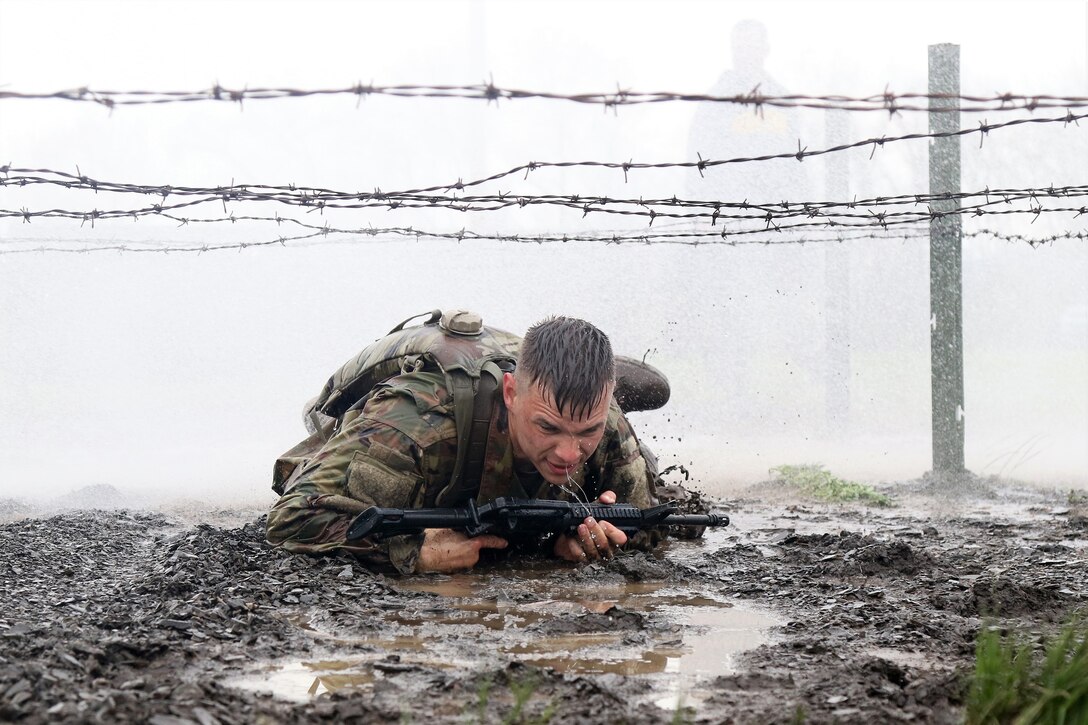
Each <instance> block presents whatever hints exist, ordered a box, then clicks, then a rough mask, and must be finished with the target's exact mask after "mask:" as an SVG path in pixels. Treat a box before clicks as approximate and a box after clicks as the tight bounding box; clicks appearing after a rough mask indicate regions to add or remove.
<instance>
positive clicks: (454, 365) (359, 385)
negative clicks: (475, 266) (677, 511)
mask: <svg viewBox="0 0 1088 725" xmlns="http://www.w3.org/2000/svg"><path fill="white" fill-rule="evenodd" d="M423 315H427V316H428V317H427V319H426V320H425V321H424V322H423V324H422V325H415V326H411V327H406V325H407V324H408V323H409V322H411V321H412V320H415V319H417V318H419V317H422V316H423ZM520 349H521V337H520V336H518V335H515V334H513V333H511V332H507V331H505V330H500V329H498V328H495V327H489V326H486V325H484V324H483V320H482V318H481V317H480V316H479V315H477V314H475V313H472V312H468V311H466V310H451V311H448V312H445V313H443V312H442V311H441V310H432V311H431V312H429V313H422V314H420V315H414V316H413V317H409V318H408V319H407V320H404V321H403V322H401V323H400V324H399V325H397V326H396V327H394V328H393V329H392V330H390V332H389V334H387V335H386V336H385V337H382V338H380V339H379V340H376V341H375V342H373V343H371V344H370V345H368V346H367V347H366V348H364V349H363V350H362V351H361V352H360V353H359V354H358V355H356V356H355V357H353V358H352V359H351V360H349V361H348V362H346V363H344V364H343V365H342V366H341V367H340V368H339V369H338V370H337V371H336V372H334V373H333V374H332V376H331V377H330V378H329V380H328V382H326V383H325V386H324V387H323V388H322V390H321V393H320V394H319V395H318V396H317V397H315V398H314V399H312V400H311V401H309V402H308V403H307V404H306V408H305V410H304V411H303V421H304V423H305V424H306V428H307V430H308V431H309V432H310V436H309V437H308V438H306V439H305V440H303V441H301V442H300V443H299V444H298V445H296V446H294V447H293V448H291V450H289V451H287V452H286V453H284V454H283V455H282V456H280V458H279V459H278V460H277V461H276V464H275V467H274V469H273V475H272V489H273V490H274V491H275V492H276V493H278V494H280V495H283V493H284V492H285V491H286V490H287V489H288V488H289V486H290V484H291V482H292V481H293V480H294V478H295V477H296V476H297V475H298V474H300V473H301V472H302V470H303V469H304V468H305V464H306V463H307V462H308V461H309V460H310V459H311V458H312V457H313V456H314V454H316V453H317V452H318V451H319V450H320V449H321V447H322V446H323V445H324V444H325V442H326V441H328V440H329V439H330V438H331V437H332V436H333V435H335V434H336V433H337V432H338V431H339V430H341V429H342V428H343V427H344V426H345V425H347V424H348V423H350V422H351V421H352V420H354V418H355V417H357V416H358V415H359V414H360V412H361V411H362V409H363V407H364V406H365V405H366V402H367V401H368V400H369V399H370V398H371V396H372V395H373V393H374V390H375V388H376V387H377V386H378V385H379V384H380V383H382V382H383V381H385V380H388V379H389V378H392V377H395V376H397V375H401V374H406V373H411V372H419V371H430V372H441V373H442V374H443V376H444V377H445V378H446V383H447V389H448V390H450V391H451V393H452V394H453V399H454V419H455V423H456V425H457V437H458V462H457V464H456V466H455V470H456V471H457V473H455V480H454V481H452V482H451V484H450V486H449V489H448V491H447V492H445V493H448V496H447V498H448V500H449V501H451V502H452V501H454V500H456V499H457V498H458V497H462V498H463V496H464V495H465V494H467V493H469V491H468V488H467V487H469V486H471V485H472V484H473V478H474V477H475V474H474V471H475V470H478V468H477V466H478V465H482V456H483V442H484V441H485V440H486V437H487V428H488V425H489V423H490V414H491V400H492V397H493V396H494V394H495V393H496V391H498V389H499V387H500V385H501V381H502V373H503V372H507V371H513V369H514V367H515V366H516V364H517V356H518V352H519V351H520ZM669 394H670V390H669V382H668V379H667V378H666V377H665V376H664V375H663V374H662V373H661V372H660V371H658V370H656V369H655V368H653V367H652V366H650V365H647V364H646V363H644V362H641V361H638V360H635V359H633V358H629V357H623V356H619V355H617V356H616V389H615V392H614V395H615V398H616V401H617V403H618V404H619V406H620V409H621V410H623V412H625V413H627V412H631V411H638V410H655V409H657V408H660V407H662V406H663V405H665V403H667V402H668V400H669ZM643 448H644V449H645V446H643ZM645 452H647V453H648V450H645ZM646 458H647V461H651V460H652V461H653V462H654V465H653V467H654V468H655V469H656V459H654V458H653V454H650V455H649V456H647V457H646ZM463 471H467V473H465V474H462V472H463ZM653 473H654V474H655V475H654V478H656V470H655V471H653Z"/></svg>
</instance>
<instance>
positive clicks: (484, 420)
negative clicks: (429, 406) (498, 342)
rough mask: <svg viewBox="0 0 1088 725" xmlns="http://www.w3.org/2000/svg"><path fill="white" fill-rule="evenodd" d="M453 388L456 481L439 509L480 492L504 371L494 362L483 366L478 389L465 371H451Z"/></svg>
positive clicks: (445, 491) (445, 492) (441, 499)
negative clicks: (488, 439)
mask: <svg viewBox="0 0 1088 725" xmlns="http://www.w3.org/2000/svg"><path fill="white" fill-rule="evenodd" d="M450 372H451V374H450V376H449V377H450V380H451V382H452V387H453V417H454V423H455V424H456V426H457V459H456V461H455V462H454V464H453V478H452V479H451V480H450V483H449V485H448V486H446V487H445V488H444V489H442V491H441V492H440V493H439V494H438V497H437V499H436V503H437V504H438V505H439V506H453V505H457V504H461V503H464V502H465V501H467V500H469V499H471V498H474V497H475V496H476V493H477V492H478V491H479V490H480V479H481V478H482V477H483V472H484V457H485V456H486V454H487V433H488V431H489V430H490V429H491V414H492V412H493V411H494V409H495V393H496V392H497V391H498V389H499V387H500V385H501V384H502V374H503V371H502V369H500V368H499V366H498V365H497V364H496V363H495V361H494V360H488V361H487V362H485V363H484V364H483V365H482V366H481V367H480V377H479V378H477V381H478V382H477V383H476V390H475V391H473V389H472V380H473V378H472V377H470V376H469V375H467V374H465V373H464V371H461V370H454V371H450Z"/></svg>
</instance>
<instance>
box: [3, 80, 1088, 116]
mask: <svg viewBox="0 0 1088 725" xmlns="http://www.w3.org/2000/svg"><path fill="white" fill-rule="evenodd" d="M316 96H349V97H354V98H355V99H356V103H357V104H358V102H359V101H361V100H362V99H363V98H368V97H370V96H391V97H395V98H460V99H475V100H481V101H484V102H486V103H488V104H490V103H491V102H495V104H496V105H498V102H499V100H510V101H513V100H525V99H536V100H545V101H563V102H570V103H578V104H583V105H595V106H603V107H604V109H605V110H606V111H607V110H608V109H612V110H613V111H614V110H616V109H617V108H618V107H619V106H634V105H645V104H656V103H674V102H686V103H724V104H732V105H738V106H747V107H750V108H752V109H753V110H754V111H755V112H757V113H759V112H761V111H762V109H763V108H764V107H766V106H772V107H778V108H816V109H836V110H845V111H881V112H884V113H889V114H895V113H898V112H902V111H925V112H927V113H928V112H931V111H937V112H947V111H962V112H967V113H972V112H995V111H1016V110H1026V111H1035V110H1038V109H1041V108H1083V107H1086V106H1088V97H1086V96H1055V95H1049V94H1035V95H1024V94H1020V93H996V94H993V95H960V94H943V93H916V92H912V93H895V92H892V91H890V90H887V89H886V90H884V91H882V92H881V93H877V94H871V95H868V96H844V95H808V94H789V95H765V94H763V93H762V92H761V91H760V90H759V87H758V86H757V87H756V88H753V89H752V90H751V91H750V92H748V93H741V94H735V95H724V96H723V95H711V94H705V93H682V92H676V91H633V90H625V89H622V88H620V87H619V86H618V85H617V89H616V90H615V91H609V92H593V93H553V92H548V91H537V90H524V89H516V88H503V87H500V86H497V85H495V83H494V80H490V81H488V82H487V83H477V84H471V85H426V84H418V85H415V84H413V85H377V84H375V83H374V82H370V83H368V84H365V85H364V84H363V83H355V84H353V85H351V86H344V87H340V88H313V89H306V88H284V87H267V88H248V87H246V88H242V89H228V88H224V87H223V86H221V85H220V84H219V83H216V84H214V85H213V86H212V87H211V88H205V89H202V90H196V91H154V90H130V91H125V90H102V89H92V88H89V87H82V88H74V89H66V90H60V91H51V92H44V93H28V92H20V91H0V100H43V99H52V100H62V101H76V102H85V103H96V104H99V105H102V106H105V107H107V108H109V109H111V110H112V109H114V108H116V107H118V106H137V105H164V104H168V103H197V102H204V101H222V102H228V103H238V104H239V105H241V104H242V103H243V102H244V101H265V100H276V99H297V98H308V97H316ZM950 100H952V101H958V104H951V105H952V107H947V106H946V107H944V108H930V105H929V102H930V101H950Z"/></svg>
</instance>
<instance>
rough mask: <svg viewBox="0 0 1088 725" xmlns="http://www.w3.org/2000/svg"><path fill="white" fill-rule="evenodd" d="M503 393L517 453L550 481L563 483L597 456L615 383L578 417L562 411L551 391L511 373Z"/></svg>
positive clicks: (516, 454)
mask: <svg viewBox="0 0 1088 725" xmlns="http://www.w3.org/2000/svg"><path fill="white" fill-rule="evenodd" d="M502 396H503V400H504V401H505V402H506V410H507V414H508V424H509V426H510V441H511V442H512V443H513V445H514V455H515V456H516V457H517V458H518V459H520V460H523V461H529V462H531V463H532V464H533V465H534V466H535V467H536V470H538V471H540V475H541V476H543V477H544V480H545V481H547V482H548V483H553V484H560V485H562V484H566V483H567V480H568V478H569V477H570V476H572V475H573V474H574V472H575V471H577V470H578V469H579V468H580V467H581V466H582V464H584V463H585V462H586V459H588V458H589V457H590V456H591V455H593V451H595V450H597V446H598V445H599V444H600V442H601V438H603V437H604V428H605V423H606V422H607V421H608V405H609V402H610V401H611V400H612V385H611V384H609V385H608V387H607V388H606V389H605V391H604V394H603V395H602V396H601V400H600V401H599V402H598V403H597V405H596V406H595V407H594V409H593V410H591V411H588V412H587V413H586V414H585V415H583V416H581V417H578V418H574V417H572V416H571V415H570V414H569V411H568V412H567V413H568V414H563V413H560V412H559V410H558V409H557V408H556V407H555V399H554V398H553V397H552V395H551V393H550V392H548V391H544V390H541V388H540V387H539V386H537V385H529V384H525V383H520V384H519V382H518V380H517V378H516V377H515V376H514V375H512V374H510V373H506V374H505V375H503V380H502Z"/></svg>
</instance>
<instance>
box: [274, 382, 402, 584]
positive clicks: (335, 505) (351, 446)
mask: <svg viewBox="0 0 1088 725" xmlns="http://www.w3.org/2000/svg"><path fill="white" fill-rule="evenodd" d="M392 404H396V401H395V400H394V401H392ZM420 455H421V453H420V450H419V448H418V446H417V445H416V444H415V443H414V442H413V441H412V439H411V438H409V437H408V436H407V435H405V434H404V433H402V432H400V431H398V430H396V429H395V428H393V427H391V426H389V425H387V424H386V423H383V422H380V421H378V420H375V419H374V418H373V417H371V416H370V415H368V414H367V415H364V416H360V417H359V418H356V419H355V420H354V421H352V422H351V423H350V424H349V425H348V426H346V427H345V428H344V430H342V431H341V432H340V433H338V434H337V435H336V436H334V437H333V438H331V439H330V440H329V442H328V443H326V444H325V446H324V447H323V448H322V449H321V451H320V452H319V453H318V454H317V455H316V456H314V459H313V460H312V461H311V462H310V463H309V465H307V467H306V468H305V469H304V470H303V471H302V473H301V475H300V476H299V478H298V479H297V480H296V481H295V483H294V485H292V486H291V487H290V488H289V489H288V490H287V491H286V492H285V493H284V495H283V496H281V497H280V499H279V501H278V502H276V504H275V506H273V508H272V510H271V511H270V512H269V514H268V526H267V538H268V542H269V543H270V544H273V545H274V546H280V547H282V548H284V549H286V550H287V551H292V552H301V553H307V554H321V553H335V552H339V551H344V552H347V553H350V554H352V555H354V556H355V557H356V558H357V559H359V560H360V561H361V562H362V563H363V564H364V565H366V566H367V567H368V568H370V569H374V570H378V571H394V570H395V571H398V572H401V573H405V574H407V573H411V572H413V571H414V570H415V565H416V560H417V559H418V557H419V550H420V547H421V545H422V543H423V535H422V534H416V535H406V536H394V537H390V538H387V539H383V540H381V541H372V540H369V539H362V540H359V541H353V542H351V543H348V542H347V541H346V540H345V534H346V533H347V529H348V525H349V524H350V523H351V521H352V519H353V518H354V517H355V515H356V514H358V513H360V512H361V511H363V510H365V509H367V508H369V507H370V506H382V507H388V508H412V507H413V506H416V505H418V504H417V500H418V498H419V496H420V495H421V490H422V486H423V476H422V475H421V473H420V470H421V468H420V463H419V461H420Z"/></svg>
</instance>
